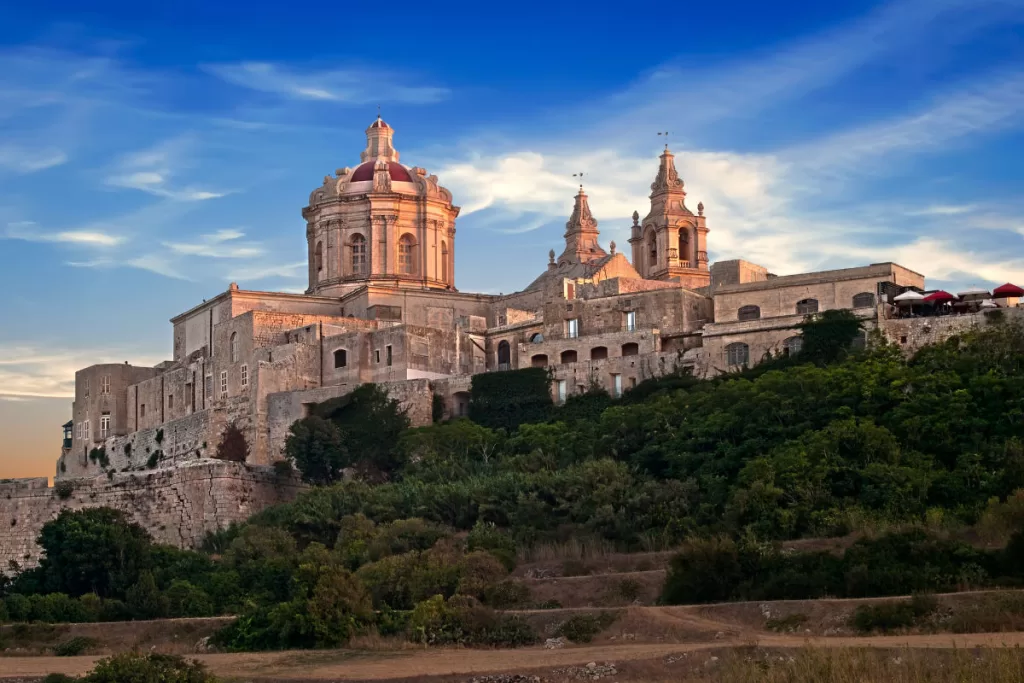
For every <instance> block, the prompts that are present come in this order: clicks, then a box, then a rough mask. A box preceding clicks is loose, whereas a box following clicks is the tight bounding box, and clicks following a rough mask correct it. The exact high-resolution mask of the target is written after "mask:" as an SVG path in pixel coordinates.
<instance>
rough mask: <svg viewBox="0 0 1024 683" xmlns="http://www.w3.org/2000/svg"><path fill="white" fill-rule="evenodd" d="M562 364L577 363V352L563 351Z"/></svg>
mask: <svg viewBox="0 0 1024 683" xmlns="http://www.w3.org/2000/svg"><path fill="white" fill-rule="evenodd" d="M562 362H563V363H575V362H576V351H574V350H573V349H569V350H568V351H562Z"/></svg>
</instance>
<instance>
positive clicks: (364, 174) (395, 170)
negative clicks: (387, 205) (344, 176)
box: [351, 161, 412, 183]
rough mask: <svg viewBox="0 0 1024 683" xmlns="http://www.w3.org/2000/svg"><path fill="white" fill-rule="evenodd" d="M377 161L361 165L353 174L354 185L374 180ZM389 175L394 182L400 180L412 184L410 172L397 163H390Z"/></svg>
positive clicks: (388, 163)
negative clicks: (374, 167)
mask: <svg viewBox="0 0 1024 683" xmlns="http://www.w3.org/2000/svg"><path fill="white" fill-rule="evenodd" d="M375 163H376V162H375V161H367V162H366V163H365V164H360V165H359V166H358V167H357V168H356V170H355V171H353V172H352V180H351V182H353V183H358V182H359V181H361V180H373V165H374V164H375ZM387 165H388V174H389V175H390V176H391V179H392V180H400V181H402V182H404V183H411V182H412V176H411V175H409V171H408V170H407V169H406V168H405V166H402V165H401V164H400V163H398V162H397V161H389V162H387Z"/></svg>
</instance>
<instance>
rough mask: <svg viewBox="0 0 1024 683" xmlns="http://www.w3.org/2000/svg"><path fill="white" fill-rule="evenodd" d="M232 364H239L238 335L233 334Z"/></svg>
mask: <svg viewBox="0 0 1024 683" xmlns="http://www.w3.org/2000/svg"><path fill="white" fill-rule="evenodd" d="M231 362H232V363H237V362H238V333H237V332H232V333H231Z"/></svg>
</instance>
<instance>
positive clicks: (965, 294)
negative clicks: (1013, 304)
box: [956, 287, 992, 301]
mask: <svg viewBox="0 0 1024 683" xmlns="http://www.w3.org/2000/svg"><path fill="white" fill-rule="evenodd" d="M956 295H957V296H958V297H960V298H961V299H963V300H964V301H975V300H977V299H988V298H990V297H991V296H992V295H991V294H989V293H988V290H987V289H980V288H978V287H971V288H970V289H965V290H964V291H962V292H957V293H956Z"/></svg>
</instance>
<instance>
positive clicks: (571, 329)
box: [565, 318, 580, 339]
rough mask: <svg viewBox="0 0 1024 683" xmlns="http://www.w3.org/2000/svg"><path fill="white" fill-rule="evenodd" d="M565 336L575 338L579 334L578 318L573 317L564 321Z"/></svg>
mask: <svg viewBox="0 0 1024 683" xmlns="http://www.w3.org/2000/svg"><path fill="white" fill-rule="evenodd" d="M565 336H566V337H568V338H569V339H576V338H577V337H579V336H580V319H579V318H573V319H572V320H566V321H565Z"/></svg>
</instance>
